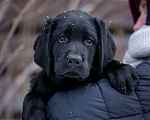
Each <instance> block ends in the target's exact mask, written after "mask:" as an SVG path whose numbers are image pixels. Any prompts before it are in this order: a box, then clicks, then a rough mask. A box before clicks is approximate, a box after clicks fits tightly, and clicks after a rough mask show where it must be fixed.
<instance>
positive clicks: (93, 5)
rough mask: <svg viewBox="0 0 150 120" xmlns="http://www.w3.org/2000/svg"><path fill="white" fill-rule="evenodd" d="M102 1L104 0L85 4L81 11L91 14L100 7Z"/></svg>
mask: <svg viewBox="0 0 150 120" xmlns="http://www.w3.org/2000/svg"><path fill="white" fill-rule="evenodd" d="M103 1H104V0H96V1H95V2H90V3H87V4H86V5H85V6H83V7H82V8H81V9H82V10H84V11H86V12H88V13H91V14H92V13H93V12H94V11H95V10H96V9H97V8H98V7H99V6H100V5H101V3H102V2H103Z"/></svg>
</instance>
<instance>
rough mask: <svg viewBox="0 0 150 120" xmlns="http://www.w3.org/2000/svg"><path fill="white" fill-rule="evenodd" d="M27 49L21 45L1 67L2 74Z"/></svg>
mask: <svg viewBox="0 0 150 120" xmlns="http://www.w3.org/2000/svg"><path fill="white" fill-rule="evenodd" d="M24 48H25V46H24V44H22V45H20V46H19V47H18V48H17V49H16V50H15V52H14V53H13V54H12V55H11V56H10V57H9V58H8V59H7V60H6V62H5V63H4V64H3V65H2V66H1V67H0V74H1V73H2V72H3V70H4V69H5V68H6V67H7V66H8V64H9V63H11V61H12V60H13V59H14V58H15V57H16V56H17V55H18V54H19V53H20V52H21V51H22V50H23V49H24Z"/></svg>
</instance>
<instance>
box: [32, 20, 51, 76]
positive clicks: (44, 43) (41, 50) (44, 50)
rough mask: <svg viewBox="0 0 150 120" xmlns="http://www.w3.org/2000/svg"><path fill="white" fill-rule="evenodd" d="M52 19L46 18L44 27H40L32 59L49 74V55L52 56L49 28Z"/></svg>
mask: <svg viewBox="0 0 150 120" xmlns="http://www.w3.org/2000/svg"><path fill="white" fill-rule="evenodd" d="M52 23H53V19H47V21H46V23H45V26H44V28H43V29H42V31H41V33H40V35H39V36H38V37H37V39H36V41H35V43H34V51H35V53H34V61H35V63H36V64H38V65H39V66H40V67H41V68H43V70H45V71H46V72H47V74H48V75H50V71H51V70H50V69H51V67H52V63H51V59H52V58H51V57H52V52H51V49H52V40H51V28H52Z"/></svg>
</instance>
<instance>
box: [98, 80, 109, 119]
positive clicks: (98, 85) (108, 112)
mask: <svg viewBox="0 0 150 120" xmlns="http://www.w3.org/2000/svg"><path fill="white" fill-rule="evenodd" d="M96 84H97V85H98V87H99V91H100V93H101V95H102V98H103V100H104V103H105V107H106V110H107V113H108V115H109V119H110V114H109V112H108V108H107V105H106V102H105V99H104V96H103V93H102V91H101V87H100V86H99V84H98V83H96Z"/></svg>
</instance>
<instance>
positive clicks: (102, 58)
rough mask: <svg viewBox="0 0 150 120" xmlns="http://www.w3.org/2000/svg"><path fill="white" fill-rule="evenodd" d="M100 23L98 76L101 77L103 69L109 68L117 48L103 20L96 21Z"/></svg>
mask: <svg viewBox="0 0 150 120" xmlns="http://www.w3.org/2000/svg"><path fill="white" fill-rule="evenodd" d="M96 21H97V23H98V27H97V29H98V39H99V40H98V44H97V53H98V64H99V65H98V74H99V75H101V73H102V72H103V68H105V67H106V66H107V64H108V63H109V62H111V61H112V60H113V58H114V55H115V51H116V46H115V43H114V40H113V39H112V37H111V35H110V32H109V30H108V29H107V27H106V25H105V23H104V22H103V21H102V20H96Z"/></svg>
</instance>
